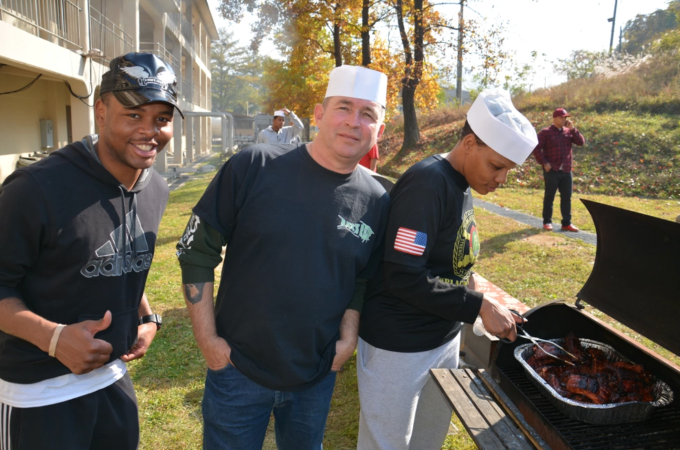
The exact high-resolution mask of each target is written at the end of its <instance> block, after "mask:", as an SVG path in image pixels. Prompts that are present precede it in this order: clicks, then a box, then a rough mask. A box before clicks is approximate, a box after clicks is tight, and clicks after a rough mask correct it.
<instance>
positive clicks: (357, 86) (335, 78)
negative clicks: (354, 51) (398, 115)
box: [326, 66, 387, 107]
mask: <svg viewBox="0 0 680 450" xmlns="http://www.w3.org/2000/svg"><path fill="white" fill-rule="evenodd" d="M326 97H352V98H359V99H362V100H370V101H372V102H376V103H379V104H381V105H382V106H385V107H386V106H387V75H385V74H384V73H382V72H378V71H377V70H371V69H367V68H365V67H359V66H340V67H336V68H335V69H333V70H332V71H331V75H330V77H329V79H328V89H326Z"/></svg>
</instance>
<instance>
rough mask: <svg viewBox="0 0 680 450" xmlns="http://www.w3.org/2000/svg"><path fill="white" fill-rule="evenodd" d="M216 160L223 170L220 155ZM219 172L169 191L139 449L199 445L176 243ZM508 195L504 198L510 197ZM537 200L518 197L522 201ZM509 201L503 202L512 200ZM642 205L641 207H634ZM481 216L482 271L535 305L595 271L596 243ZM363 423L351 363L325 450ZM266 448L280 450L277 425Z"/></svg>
mask: <svg viewBox="0 0 680 450" xmlns="http://www.w3.org/2000/svg"><path fill="white" fill-rule="evenodd" d="M210 163H211V164H213V165H217V160H216V158H213V160H212V161H210ZM214 174H215V172H212V173H208V174H199V175H197V176H196V177H195V178H196V179H195V180H194V181H190V182H188V183H186V184H185V185H184V186H183V187H181V188H180V189H178V190H176V191H174V192H171V194H170V201H169V203H168V208H167V210H166V213H165V216H164V217H163V221H162V222H161V226H160V230H159V239H158V242H157V246H156V253H155V256H154V261H153V265H152V268H151V273H150V275H149V279H148V282H147V288H146V292H147V295H148V297H149V300H150V302H151V304H152V307H153V308H154V310H155V311H156V312H159V313H161V314H162V315H163V328H162V329H161V330H160V332H159V333H158V334H157V335H156V339H155V341H154V343H153V345H152V346H151V349H150V350H149V353H148V354H147V355H146V357H144V358H143V359H141V360H139V361H134V362H133V363H131V364H129V365H128V367H129V369H130V373H131V376H132V379H133V382H134V383H135V387H136V389H137V395H138V398H139V407H140V422H141V441H142V442H141V446H140V448H141V449H167V450H173V449H200V448H201V433H202V431H201V398H202V395H203V382H204V377H205V369H206V365H205V363H204V361H203V358H202V356H201V354H200V351H199V350H198V347H197V346H196V343H195V341H194V338H193V334H192V331H191V323H190V321H189V316H188V314H187V312H186V310H185V308H184V300H183V297H182V295H181V293H180V270H179V265H178V263H177V260H176V257H175V244H176V243H177V241H178V240H179V238H180V236H181V235H182V233H183V231H184V227H185V225H186V223H187V221H188V219H189V216H190V214H191V208H192V207H193V206H194V205H195V204H196V202H197V201H198V199H199V198H200V196H201V194H202V193H203V191H204V190H205V188H206V187H207V185H208V183H209V182H210V179H211V178H212V177H213V176H214ZM505 191H506V190H502V191H501V192H500V193H499V194H498V195H505V194H506V192H505ZM507 191H508V192H507V193H508V194H509V193H510V191H509V190H507ZM537 195H538V194H537V193H534V194H533V195H532V196H527V195H521V193H518V194H517V198H518V200H517V201H520V200H522V199H525V198H526V197H533V196H537ZM487 198H488V197H487ZM505 198H506V197H503V200H502V202H506V201H507V202H510V201H511V200H505ZM508 198H510V197H508ZM492 201H495V200H492ZM532 201H533V200H532ZM640 204H643V203H635V205H640ZM527 205H529V202H528V201H527ZM527 211H529V207H528V206H527ZM476 214H477V221H478V224H479V230H480V237H481V239H482V250H481V251H482V253H481V258H480V262H479V263H478V264H477V265H476V266H475V270H476V271H477V272H479V273H480V274H481V275H482V276H484V277H485V278H487V279H489V280H490V281H492V282H493V283H495V284H497V285H498V286H500V287H501V288H502V289H504V290H506V291H507V292H508V293H510V294H511V295H513V296H515V297H517V298H518V299H520V300H521V301H523V302H525V303H526V304H528V305H529V306H536V305H538V304H541V303H544V302H546V301H549V300H553V299H556V298H564V299H567V300H570V301H572V300H573V299H574V297H575V295H576V293H577V292H578V291H579V289H580V288H581V286H583V284H584V283H585V281H586V279H587V277H588V275H589V273H590V270H591V267H592V264H593V261H594V258H595V248H594V247H593V246H590V245H588V244H584V243H581V242H580V241H576V240H572V239H565V238H563V237H561V236H558V235H555V234H552V233H542V232H540V231H539V230H536V229H533V228H530V227H528V226H525V225H522V224H519V223H517V222H515V221H513V220H510V219H505V218H502V217H498V216H495V215H493V214H491V213H488V212H486V211H484V210H477V211H476ZM584 223H585V221H584ZM579 225H582V224H580V223H579ZM218 280H219V277H218ZM216 285H217V283H216ZM591 312H593V313H594V314H596V315H598V317H601V318H602V315H601V314H599V313H598V312H597V311H593V310H592V309H591ZM604 319H606V318H604ZM607 320H608V321H609V322H610V323H612V321H611V320H609V319H607ZM616 326H617V327H619V329H622V330H623V331H624V332H626V333H628V334H629V335H631V337H633V338H634V339H636V340H638V341H639V342H643V343H644V344H645V345H648V346H650V347H651V348H654V349H655V350H656V351H659V352H660V353H661V354H663V355H664V356H666V357H667V358H669V359H671V360H673V361H674V362H675V363H676V364H677V363H680V358H677V357H676V356H675V355H672V354H670V353H669V352H667V351H665V350H663V349H660V348H658V346H655V345H652V343H650V342H648V341H646V340H644V339H643V338H641V337H640V336H639V335H637V334H636V333H633V332H630V331H629V330H625V328H623V327H621V326H620V325H618V324H616ZM358 420H359V399H358V394H357V383H356V367H355V361H354V358H352V359H351V360H350V361H349V362H348V363H347V364H346V365H345V371H344V372H342V373H340V374H339V376H338V379H337V385H336V388H335V393H334V396H333V403H332V406H331V412H330V415H329V417H328V427H327V431H326V437H325V440H324V448H325V449H328V450H334V449H343V450H344V449H353V448H356V436H357V432H358ZM454 423H455V420H454ZM457 427H458V429H459V430H460V431H459V432H458V433H457V434H455V435H453V436H449V437H448V438H447V441H446V443H445V446H444V447H443V448H444V449H447V450H449V449H451V450H452V449H474V448H475V446H474V444H473V443H472V441H471V439H470V438H469V437H468V436H467V434H466V432H465V431H464V429H463V427H462V426H461V425H460V424H459V423H458V424H457ZM265 448H266V449H274V448H275V445H274V441H273V436H272V428H271V426H270V432H269V433H268V436H267V439H266V441H265Z"/></svg>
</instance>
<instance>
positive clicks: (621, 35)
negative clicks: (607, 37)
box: [619, 27, 623, 55]
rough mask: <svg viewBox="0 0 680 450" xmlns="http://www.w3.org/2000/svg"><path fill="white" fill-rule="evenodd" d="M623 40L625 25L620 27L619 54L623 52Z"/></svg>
mask: <svg viewBox="0 0 680 450" xmlns="http://www.w3.org/2000/svg"><path fill="white" fill-rule="evenodd" d="M622 40H623V27H619V55H620V54H621V53H622V52H623V46H622V45H621V41H622Z"/></svg>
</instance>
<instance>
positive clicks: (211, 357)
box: [201, 336, 231, 370]
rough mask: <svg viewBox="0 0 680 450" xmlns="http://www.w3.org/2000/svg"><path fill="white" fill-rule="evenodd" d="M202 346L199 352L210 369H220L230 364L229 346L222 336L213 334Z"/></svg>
mask: <svg viewBox="0 0 680 450" xmlns="http://www.w3.org/2000/svg"><path fill="white" fill-rule="evenodd" d="M204 347H206V348H201V353H203V357H204V358H205V362H206V363H208V367H209V368H210V369H211V370H220V369H223V368H225V367H226V366H227V364H231V347H229V344H227V341H225V340H224V339H223V338H221V337H219V336H215V337H214V338H212V339H211V340H210V341H209V342H208V345H207V346H204Z"/></svg>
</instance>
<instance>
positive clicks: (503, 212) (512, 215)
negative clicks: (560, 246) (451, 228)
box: [474, 198, 597, 245]
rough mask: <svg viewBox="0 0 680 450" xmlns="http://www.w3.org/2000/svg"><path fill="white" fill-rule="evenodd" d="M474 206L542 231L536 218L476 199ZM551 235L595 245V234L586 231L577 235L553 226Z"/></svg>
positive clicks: (539, 220)
mask: <svg viewBox="0 0 680 450" xmlns="http://www.w3.org/2000/svg"><path fill="white" fill-rule="evenodd" d="M474 205H475V207H477V208H482V209H485V210H487V211H489V212H492V213H494V214H498V215H499V216H503V217H507V218H509V219H513V220H516V221H517V222H519V223H523V224H525V225H529V226H531V227H534V228H539V229H543V219H539V218H538V217H534V216H532V215H529V214H525V213H521V212H518V211H514V210H512V209H508V208H503V207H501V206H498V205H494V204H493V203H489V202H485V201H484V200H480V199H478V198H475V199H474ZM553 233H557V234H560V235H562V236H564V237H567V238H571V239H580V240H582V241H583V242H586V243H588V244H592V245H597V236H596V235H595V233H588V232H587V231H579V232H577V233H574V232H571V231H561V230H560V225H559V224H557V226H555V231H553Z"/></svg>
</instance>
